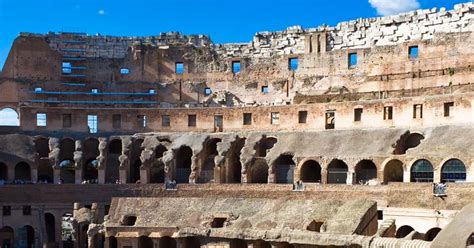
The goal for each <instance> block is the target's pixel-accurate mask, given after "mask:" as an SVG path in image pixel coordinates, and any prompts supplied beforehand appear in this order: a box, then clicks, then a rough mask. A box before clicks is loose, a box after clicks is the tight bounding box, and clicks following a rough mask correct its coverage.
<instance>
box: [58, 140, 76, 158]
mask: <svg viewBox="0 0 474 248" xmlns="http://www.w3.org/2000/svg"><path fill="white" fill-rule="evenodd" d="M75 150H76V144H75V142H74V140H72V139H69V138H65V139H62V140H61V142H59V161H63V160H66V159H67V160H73V159H74V151H75Z"/></svg>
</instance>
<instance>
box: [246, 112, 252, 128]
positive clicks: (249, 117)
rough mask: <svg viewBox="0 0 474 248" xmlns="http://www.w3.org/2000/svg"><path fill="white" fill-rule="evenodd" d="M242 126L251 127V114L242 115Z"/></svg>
mask: <svg viewBox="0 0 474 248" xmlns="http://www.w3.org/2000/svg"><path fill="white" fill-rule="evenodd" d="M244 125H252V113H244Z"/></svg>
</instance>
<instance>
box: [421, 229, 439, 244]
mask: <svg viewBox="0 0 474 248" xmlns="http://www.w3.org/2000/svg"><path fill="white" fill-rule="evenodd" d="M439 232H441V228H439V227H433V228H431V229H430V230H428V232H426V234H425V240H426V241H433V240H434V239H435V238H436V236H438V233H439Z"/></svg>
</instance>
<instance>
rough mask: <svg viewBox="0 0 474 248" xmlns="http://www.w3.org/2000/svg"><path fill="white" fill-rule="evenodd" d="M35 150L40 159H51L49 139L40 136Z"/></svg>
mask: <svg viewBox="0 0 474 248" xmlns="http://www.w3.org/2000/svg"><path fill="white" fill-rule="evenodd" d="M35 150H36V153H37V154H38V156H39V158H47V157H49V152H50V151H49V138H46V137H42V136H39V137H37V138H36V139H35Z"/></svg>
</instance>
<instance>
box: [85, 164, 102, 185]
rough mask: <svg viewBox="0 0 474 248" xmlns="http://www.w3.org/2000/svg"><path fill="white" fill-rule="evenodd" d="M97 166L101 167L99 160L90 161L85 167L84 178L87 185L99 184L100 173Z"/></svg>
mask: <svg viewBox="0 0 474 248" xmlns="http://www.w3.org/2000/svg"><path fill="white" fill-rule="evenodd" d="M97 166H99V161H97V159H90V160H89V161H87V163H86V164H85V165H84V170H83V177H84V180H85V181H86V182H87V183H98V181H97V179H98V176H99V172H98V170H97Z"/></svg>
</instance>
